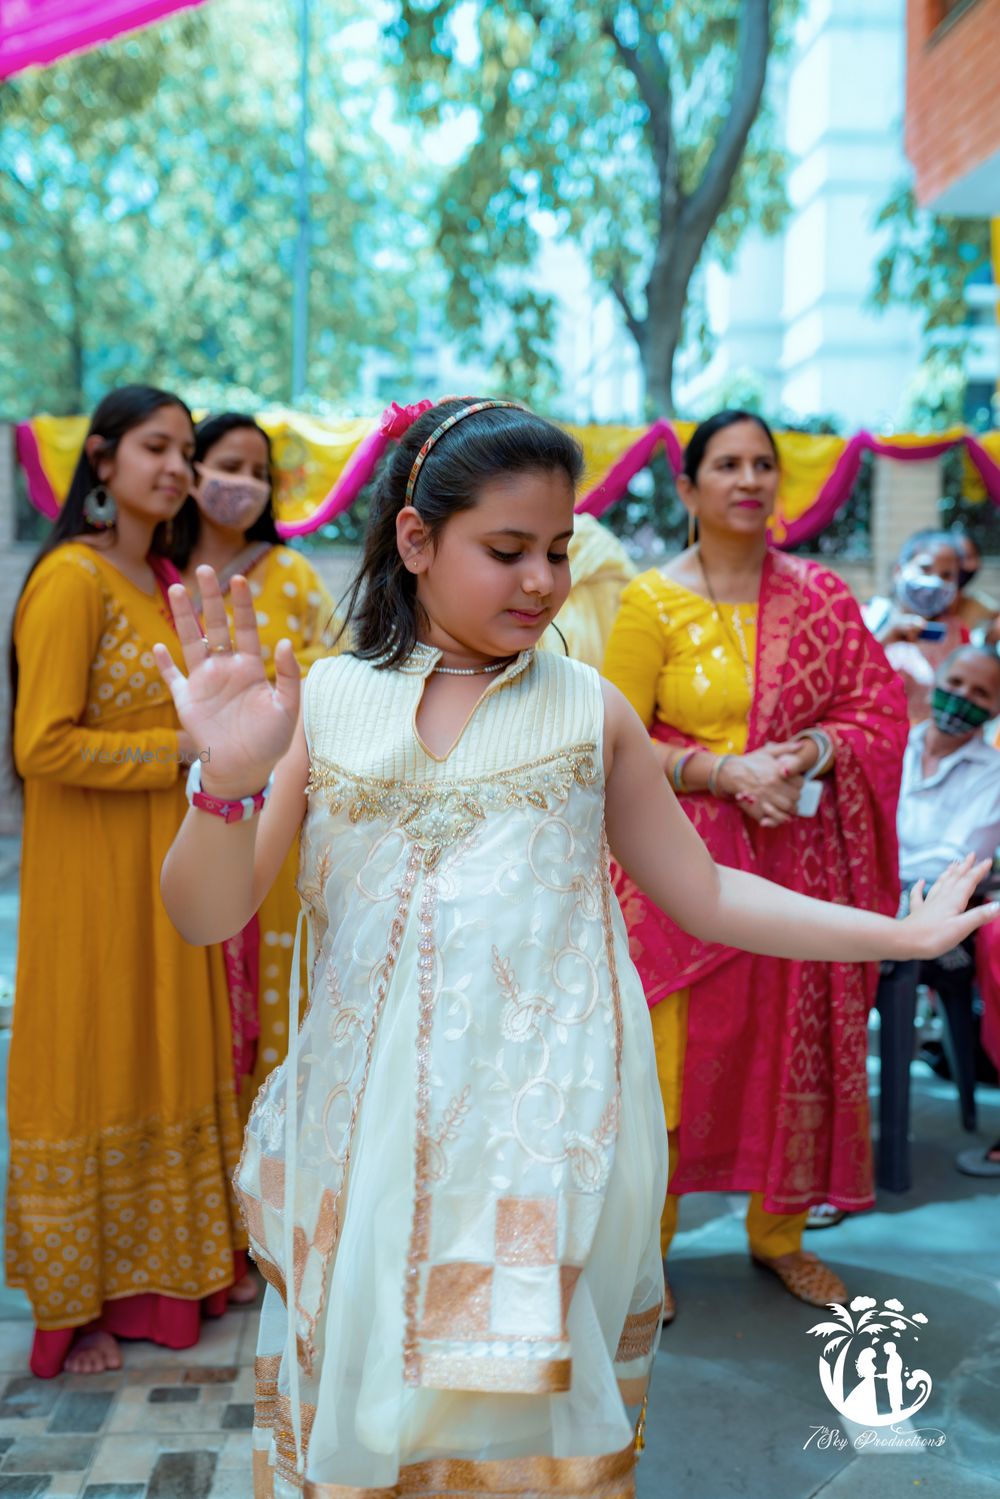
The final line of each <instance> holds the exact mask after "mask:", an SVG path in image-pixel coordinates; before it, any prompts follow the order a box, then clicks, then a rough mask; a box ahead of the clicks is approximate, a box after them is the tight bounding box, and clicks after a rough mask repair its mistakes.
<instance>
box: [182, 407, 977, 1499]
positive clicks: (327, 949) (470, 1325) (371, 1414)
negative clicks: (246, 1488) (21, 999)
mask: <svg viewBox="0 0 1000 1499" xmlns="http://www.w3.org/2000/svg"><path fill="white" fill-rule="evenodd" d="M579 469H580V454H579V450H578V448H577V447H576V445H575V443H574V442H573V441H572V440H571V439H570V438H569V437H568V436H567V435H566V434H565V433H563V432H561V431H560V430H559V429H557V428H556V427H553V426H551V425H550V424H549V423H547V422H545V421H542V420H541V419H540V418H538V417H536V416H534V415H532V414H531V413H530V412H528V411H525V410H523V409H521V408H520V407H517V406H514V405H512V404H511V403H510V402H506V401H495V400H474V401H449V402H444V403H442V404H441V405H439V406H437V407H435V408H433V409H431V410H430V411H428V412H426V413H425V414H424V415H422V416H421V417H419V419H418V420H416V421H415V422H414V424H413V425H412V427H411V428H410V430H409V432H408V433H407V434H406V435H405V437H404V438H403V440H402V441H401V442H400V444H399V446H398V448H397V450H396V452H395V453H394V455H393V456H392V458H391V460H390V461H389V463H388V466H387V468H386V470H385V473H384V476H383V478H382V480H381V483H380V486H379V488H378V492H377V495H376V497H375V501H374V504H373V508H372V515H371V521H370V525H369V532H368V537H367V541H366V546H365V552H364V558H363V562H362V566H361V571H360V574H359V579H358V583H357V586H356V589H355V592H354V594H353V596H352V601H351V610H350V616H351V619H350V626H351V629H352V632H353V641H354V650H353V652H352V653H351V654H345V655H342V656H339V657H336V658H332V659H328V660H323V661H319V662H317V663H316V664H315V665H314V666H313V667H312V669H311V671H310V672H309V675H308V678H307V679H306V684H305V688H304V690H303V693H302V711H301V714H300V713H299V674H298V669H297V667H296V665H295V660H294V657H293V654H292V649H291V646H290V644H289V643H288V642H287V641H283V642H282V643H281V645H279V647H278V653H277V662H276V664H277V675H276V679H275V683H274V685H273V687H272V685H271V684H270V683H269V682H268V681H267V677H266V673H265V669H264V664H263V662H262V661H261V657H260V648H259V645H258V638H257V630H256V625H255V621H254V610H253V605H252V602H251V598H250V593H249V589H248V587H247V584H246V583H245V582H244V581H243V580H241V579H239V578H234V579H233V582H232V595H231V597H232V608H233V615H234V629H233V637H232V639H231V638H230V631H229V626H228V623H227V619H226V611H225V608H224V606H223V602H222V599H221V597H220V595H219V590H218V585H217V582H216V579H215V576H214V574H213V572H212V571H211V569H210V568H204V569H200V570H199V575H198V581H199V585H200V588H201V596H202V603H203V611H204V613H203V617H204V621H205V634H204V636H203V635H202V632H201V628H200V626H199V624H198V623H197V621H196V618H195V614H194V610H193V609H192V606H191V603H190V601H189V599H188V597H187V595H186V593H185V592H184V590H183V589H181V588H175V589H172V590H171V603H172V607H173V610H174V617H175V619H176V622H177V630H178V633H179V636H180V639H181V641H182V644H183V648H184V658H185V662H186V665H187V670H188V675H187V676H184V675H183V673H182V672H181V671H179V670H178V669H177V668H176V667H175V666H174V664H173V662H172V661H171V659H170V657H169V654H168V652H166V651H165V650H158V652H157V660H158V664H159V667H160V670H161V671H162V672H163V674H164V677H165V678H166V680H167V682H168V684H169V686H170V689H171V691H172V693H173V695H174V700H175V703H176V705H177V710H178V713H179V715H180V718H181V721H182V723H183V725H184V727H185V729H186V730H187V732H188V733H189V734H190V735H191V736H192V737H193V739H194V741H195V743H196V744H198V745H199V746H202V747H206V748H210V749H211V760H210V761H206V762H205V764H204V766H203V768H202V776H201V786H200V787H199V786H198V785H197V784H192V785H190V786H189V793H190V795H191V796H192V799H193V804H194V805H193V810H191V811H190V812H189V813H188V815H187V818H186V819H185V821H184V824H183V826H182V828H181V831H180V833H179V835H178V837H177V839H176V841H175V843H174V845H173V848H172V849H171V851H170V854H169V855H168V857H167V861H166V863H165V865H164V870H163V880H162V888H163V894H164V899H165V901H166V903H167V907H168V910H169V912H170V914H171V916H172V918H173V920H174V921H175V922H176V924H177V926H178V928H179V929H180V930H181V932H182V933H183V935H184V936H185V937H186V938H187V939H188V940H189V941H191V942H194V943H208V942H218V941H223V940H224V939H225V938H226V937H228V936H230V935H231V934H232V933H233V932H235V931H238V930H240V929H241V928H242V927H243V926H245V924H246V922H247V920H248V919H249V917H250V916H251V914H252V913H253V911H254V910H255V909H256V907H257V906H258V905H259V904H260V902H261V900H262V899H263V898H264V896H265V894H266V893H267V890H268V888H269V886H270V884H271V881H272V880H273V879H274V877H275V874H276V872H277V871H278V870H279V869H280V867H281V864H282V861H283V860H284V858H285V855H286V853H287V851H288V848H289V845H290V844H291V842H292V840H293V839H294V838H295V836H296V834H297V832H298V831H299V827H300V824H302V823H303V820H304V828H303V833H302V864H301V872H300V880H299V890H300V893H301V896H302V900H303V906H304V912H305V913H306V915H307V918H308V927H309V933H310V947H311V962H310V973H311V984H310V998H311V1005H310V1009H309V1011H308V1014H307V1016H306V1019H305V1021H304V1023H303V1025H302V1030H301V1035H300V1036H298V1037H296V1036H295V1035H292V1036H291V1037H290V1045H289V1054H288V1058H287V1061H286V1062H285V1063H284V1064H283V1065H282V1066H281V1067H279V1068H278V1069H276V1071H275V1072H274V1073H272V1075H271V1077H270V1078H269V1079H268V1081H267V1083H266V1084H265V1086H264V1088H263V1090H262V1091H261V1093H260V1096H259V1098H258V1100H257V1103H256V1105H255V1108H254V1111H253V1113H252V1115H251V1118H250V1123H249V1126H248V1129H247V1137H246V1144H245V1148H244V1153H243V1159H242V1162H241V1165H240V1169H239V1172H238V1175H237V1189H238V1193H239V1195H240V1197H241V1200H242V1204H243V1208H244V1211H245V1214H246V1219H247V1226H248V1229H249V1233H250V1237H251V1242H252V1248H253V1253H254V1255H255V1257H256V1259H257V1263H258V1265H259V1266H260V1268H261V1270H262V1271H263V1273H264V1275H265V1276H266V1278H267V1280H268V1281H269V1287H268V1291H267V1296H266V1299H265V1305H264V1310H263V1314H262V1319H261V1330H260V1344H259V1350H258V1351H259V1357H258V1360H257V1380H258V1390H257V1408H256V1426H255V1435H254V1447H255V1453H254V1462H255V1475H254V1483H255V1487H254V1493H255V1495H257V1496H263V1495H267V1496H271V1495H274V1496H276V1499H284V1496H290V1495H293V1494H299V1493H304V1494H306V1495H310V1496H315V1499H319V1496H327V1495H334V1494H336V1495H338V1496H347V1495H350V1496H352V1499H391V1496H395V1495H400V1494H406V1495H423V1496H428V1499H429V1496H431V1495H434V1496H440V1495H449V1494H453V1493H454V1494H462V1495H467V1494H469V1493H475V1494H476V1495H478V1496H490V1495H493V1496H501V1495H502V1496H504V1499H509V1496H512V1495H516V1494H525V1495H527V1494H530V1495H533V1496H541V1495H553V1496H554V1495H560V1496H564V1499H569V1496H573V1499H583V1496H587V1499H597V1496H600V1499H626V1496H628V1495H630V1494H632V1493H633V1476H632V1469H633V1462H634V1454H633V1445H634V1444H633V1434H632V1427H631V1424H630V1422H629V1420H628V1418H627V1416H626V1410H625V1406H626V1405H627V1404H638V1403H639V1402H640V1401H641V1400H642V1397H643V1394H644V1390H645V1383H646V1378H647V1375H648V1371H649V1366H650V1363H651V1360H652V1356H653V1351H654V1348H655V1344H656V1339H657V1335H658V1331H659V1326H660V1314H661V1302H662V1294H663V1272H662V1268H661V1262H660V1251H659V1238H658V1233H659V1228H658V1225H659V1214H660V1210H661V1208H662V1205H663V1200H664V1193H665V1190H666V1170H667V1142H666V1134H665V1131H664V1126H663V1110H662V1107H661V1104H660V1099H659V1092H658V1088H657V1080H656V1072H655V1067H654V1062H653V1048H652V1043H651V1036H650V1025H649V1018H648V1013H647V1010H646V1004H645V1000H644V998H643V992H642V986H641V984H640V983H639V980H638V977H637V975H636V972H635V970H634V968H633V966H632V964H631V962H630V960H629V956H628V946H627V939H626V934H625V929H624V925H623V923H622V919H621V915H620V913H619V910H618V907H617V904H616V902H615V899H614V896H613V894H612V891H611V886H610V883H609V875H608V861H609V856H610V855H609V850H610V852H613V854H614V856H615V858H616V859H617V860H618V862H619V863H620V864H621V865H622V866H623V867H624V868H625V869H626V870H628V872H629V874H630V875H631V876H632V878H633V879H634V880H635V881H636V883H637V884H638V885H639V886H640V887H641V888H642V889H643V890H645V891H646V892H647V893H648V894H649V895H650V897H651V898H652V899H653V900H654V901H656V902H657V903H658V904H659V905H662V906H663V907H664V908H665V909H666V910H667V911H669V912H670V914H671V916H672V917H674V919H675V920H676V921H678V922H679V923H680V924H681V925H682V926H684V927H686V928H687V929H688V930H690V931H692V932H695V933H697V934H698V935H699V937H701V938H703V939H704V940H706V941H719V942H724V943H726V944H728V945H730V946H740V947H745V948H747V949H748V950H750V951H753V952H763V953H773V954H776V955H778V956H781V957H788V958H813V959H818V960H826V961H834V960H836V961H841V962H843V961H844V960H845V959H849V960H856V961H863V960H875V959H878V958H883V957H894V958H899V957H904V956H906V957H908V956H910V955H913V954H920V955H930V954H932V953H936V952H940V951H942V950H944V949H947V948H949V947H953V946H955V945H956V943H958V942H960V941H961V940H962V938H963V937H965V936H966V935H967V934H968V933H969V932H970V931H972V930H973V929H974V928H975V927H977V926H979V925H981V924H982V923H983V922H984V921H986V920H988V919H989V916H990V915H991V914H993V909H994V908H990V907H986V908H984V909H982V910H979V911H976V912H974V913H973V912H969V913H965V912H964V906H965V903H966V900H967V898H968V896H969V895H970V893H971V891H972V889H973V887H974V885H975V883H976V881H977V879H978V878H979V877H980V876H981V874H982V872H983V866H979V867H975V868H974V867H971V866H970V864H969V863H968V862H966V864H964V865H962V866H956V867H955V868H953V869H951V870H950V871H949V872H948V873H947V874H945V875H944V876H943V877H942V879H941V880H940V881H939V882H938V883H937V885H935V887H934V888H933V890H932V891H931V892H930V894H929V895H927V896H926V898H923V899H922V898H921V897H920V895H919V894H918V895H917V896H916V898H915V900H914V906H913V911H912V914H911V915H910V916H909V917H907V919H906V920H905V921H900V922H896V921H892V920H889V919H887V918H884V917H881V916H877V915H873V914H870V913H868V912H864V911H856V910H852V909H849V908H846V907H842V906H836V905H826V904H823V903H822V902H819V901H815V900H811V899H808V898H806V897H804V896H800V895H797V894H795V893H794V892H793V891H790V890H785V889H782V888H780V887H777V886H774V885H770V884H768V883H767V882H766V881H764V880H761V879H758V878H756V877H754V876H752V875H747V874H743V873H740V872H738V871H735V870H730V869H724V868H718V867H716V865H714V864H713V862H712V860H711V859H710V857H709V856H708V854H707V852H706V850H705V847H704V845H703V844H702V842H701V840H700V839H699V837H698V835H697V833H696V832H695V831H694V829H693V827H692V825H691V823H690V821H689V820H688V818H687V817H686V816H685V815H684V813H683V812H682V811H681V810H680V808H679V807H678V804H677V802H676V801H675V799H674V797H673V795H672V793H671V791H670V788H669V786H668V785H667V782H666V779H665V777H664V775H663V771H662V768H661V766H660V764H659V762H658V761H657V760H656V758H655V756H654V754H653V752H652V750H651V748H650V745H649V738H648V735H647V733H646V730H645V728H644V726H643V724H642V723H641V722H640V721H639V719H638V718H637V717H636V715H635V713H634V712H633V711H632V709H631V708H630V707H629V705H628V703H627V702H626V701H625V699H624V698H623V697H622V695H621V694H620V693H619V692H617V691H616V690H615V689H614V688H612V687H610V686H609V685H608V684H607V683H605V682H602V681H601V679H600V677H599V676H598V675H597V673H596V672H595V671H593V670H592V669H591V668H590V667H587V666H584V665H582V664H580V663H579V662H574V661H572V660H569V659H566V658H563V657H559V656H557V655H554V654H550V653H544V652H538V653H536V652H535V651H534V645H535V642H536V641H537V639H538V637H539V636H540V635H541V633H542V631H543V630H544V629H545V627H546V625H547V624H548V623H549V621H550V620H551V619H552V618H553V617H554V616H555V615H556V614H557V612H558V610H559V606H560V604H561V603H562V602H563V600H564V599H565V597H566V594H567V592H568V590H569V586H570V579H569V573H568V568H567V562H566V547H567V543H568V541H569V538H570V535H571V534H572V530H573V498H574V483H575V481H576V479H577V477H578V473H579ZM196 780H197V778H196V777H192V781H193V782H196ZM265 801H266V807H265V805H264V804H265ZM262 808H263V810H262ZM258 813H260V815H257V814H258ZM206 814H213V815H206ZM300 933H301V921H300ZM297 971H298V967H297V964H293V974H295V973H296V972H297ZM297 1004H298V995H297V994H296V993H295V992H294V983H293V993H292V994H291V996H290V1009H291V1013H292V1014H296V1013H297ZM289 1079H291V1081H292V1086H289ZM737 1082H738V1080H737V1079H734V1085H736V1084H737ZM282 1302H284V1303H285V1306H286V1307H287V1312H286V1311H285V1309H284V1307H283V1306H282Z"/></svg>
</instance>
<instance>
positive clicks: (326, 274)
mask: <svg viewBox="0 0 1000 1499" xmlns="http://www.w3.org/2000/svg"><path fill="white" fill-rule="evenodd" d="M352 27H353V28H355V40H354V42H353V43H352V38H351V28H352ZM357 28H360V30H358V29H357ZM335 34H336V40H337V45H336V46H334V36H335ZM313 44H314V45H313V52H312V83H311V88H312V129H311V134H310V147H311V158H312V163H311V190H312V191H311V207H312V221H313V230H312V270H311V283H310V302H311V307H310V313H311V338H310V347H309V369H310V377H311V382H312V388H313V389H314V390H319V391H322V392H323V394H324V396H326V397H327V398H329V399H330V400H333V401H336V400H338V399H341V400H350V399H352V398H356V395H357V389H358V382H359V372H360V369H361V365H362V362H363V360H364V359H365V357H366V354H367V353H368V351H370V350H372V349H378V350H380V351H384V352H388V353H389V354H393V355H394V356H395V358H396V359H397V360H398V361H399V365H400V368H401V371H405V364H406V350H407V348H408V346H409V340H408V337H407V334H408V331H409V330H410V329H411V328H412V326H413V321H414V317H413V310H412V309H413V305H414V302H415V300H416V298H415V295H414V291H413V286H412V283H413V280H414V276H415V275H416V274H418V273H419V269H420V265H421V262H422V256H423V250H422V245H423V243H424V241H425V235H424V233H423V230H422V228H421V225H420V222H419V214H418V210H419V206H420V204H419V197H418V195H415V194H414V192H413V189H412V181H413V177H414V175H415V174H414V173H413V172H412V169H411V163H410V162H409V161H408V159H407V148H405V147H399V146H397V147H395V148H394V149H392V150H390V148H389V146H388V144H387V142H386V138H385V134H384V133H380V132H378V131H374V130H372V129H370V128H369V122H370V119H371V114H372V110H373V107H374V105H375V103H376V101H377V99H378V97H379V91H380V90H381V89H382V87H383V83H382V80H381V78H380V76H379V73H378V66H379V65H378V63H377V60H376V59H377V57H378V34H377V30H376V29H375V28H374V27H373V26H372V25H371V24H370V23H365V22H364V20H363V13H362V12H360V11H359V10H358V9H356V8H355V6H354V0H341V3H338V4H337V5H335V6H324V7H323V8H322V10H321V12H320V14H319V16H318V17H317V24H316V26H315V28H314V38H313ZM296 67H297V59H296V55H295V28H294V26H293V25H292V24H288V25H284V24H283V25H281V26H276V25H275V21H274V7H273V6H272V5H270V4H268V3H267V0H239V3H237V0H216V3H215V4H213V5H211V6H207V7H205V8H204V9H203V10H198V11H195V12H187V13H184V14H182V15H180V16H178V17H176V18H174V19H173V20H171V21H168V22H166V23H164V24H163V25H161V26H158V27H155V28H151V29H150V30H148V31H145V32H142V33H139V34H137V35H134V36H131V37H128V38H125V39H122V40H120V41H118V42H115V43H114V44H112V45H110V46H108V47H106V48H102V49H101V50H100V51H96V52H92V53H87V54H84V55H82V56H79V57H76V58H72V59H70V60H68V61H66V62H64V63H61V64H59V65H58V66H56V67H54V68H49V69H45V70H42V71H38V72H32V73H26V74H23V75H21V76H20V77H19V78H18V79H16V80H15V81H14V82H12V83H10V84H6V85H3V86H0V110H2V114H0V132H2V133H0V145H2V149H0V322H2V324H3V326H4V331H5V355H6V357H5V359H4V361H3V363H2V365H0V410H2V411H3V412H4V414H6V415H14V416H16V415H20V414H22V413H26V412H28V411H33V410H37V409H40V408H46V407H47V408H48V409H50V410H55V411H74V410H81V409H85V408H86V407H87V406H89V405H91V404H93V402H94V400H95V399H96V398H97V397H98V396H99V395H100V394H101V393H102V392H103V391H104V390H105V389H107V388H108V387H109V386H111V385H113V384H115V383H117V382H120V381H123V380H136V379H142V380H151V381H158V382H160V383H162V384H164V385H167V386H170V385H176V386H177V387H178V388H179V389H181V390H182V391H183V390H185V389H188V388H189V387H190V385H191V382H197V383H199V384H200V385H201V386H202V387H204V388H206V389H209V390H214V389H216V388H218V389H219V390H220V391H222V390H223V389H226V390H230V389H233V388H235V389H237V390H243V391H249V392H252V393H253V394H255V395H256V396H257V398H258V399H261V400H266V401H282V400H287V398H288V394H289V381H290V366H291V267H292V259H293V253H294V242H295V234H296V228H297V225H296V220H295V165H296V158H295V131H296V124H297V98H296Z"/></svg>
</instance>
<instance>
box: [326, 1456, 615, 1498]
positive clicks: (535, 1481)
mask: <svg viewBox="0 0 1000 1499" xmlns="http://www.w3.org/2000/svg"><path fill="white" fill-rule="evenodd" d="M442 1494H456V1495H458V1494H461V1495H465V1496H469V1499H472V1496H475V1499H521V1496H524V1499H529V1496H530V1499H635V1447H634V1445H633V1443H631V1442H630V1443H629V1445H628V1446H627V1447H626V1448H624V1450H623V1451H621V1452H608V1453H603V1454H602V1455H601V1456H600V1457H506V1458H488V1459H486V1460H484V1461H483V1460H481V1461H476V1460H475V1459H474V1458H464V1457H441V1458H433V1459H431V1460H429V1461H427V1462H422V1463H406V1464H404V1466H403V1467H401V1468H400V1470H399V1478H398V1479H397V1481H396V1482H395V1483H394V1484H393V1485H392V1486H391V1487H390V1488H356V1487H354V1486H353V1485H351V1484H342V1483H321V1482H316V1481H315V1480H312V1479H308V1478H307V1479H306V1481H305V1486H304V1488H303V1499H440V1496H441V1495H442Z"/></svg>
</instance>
